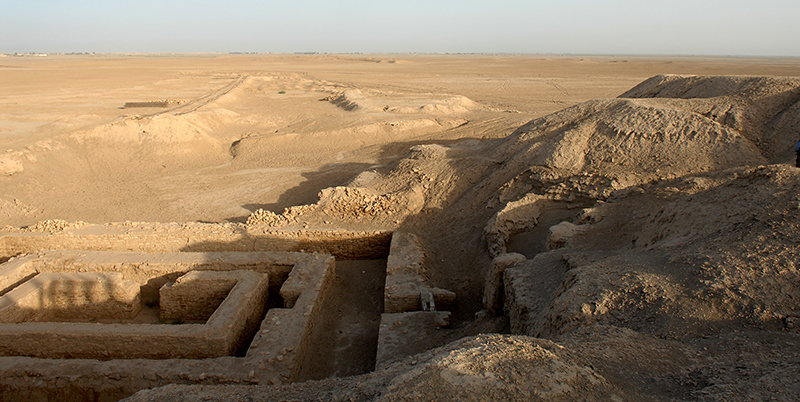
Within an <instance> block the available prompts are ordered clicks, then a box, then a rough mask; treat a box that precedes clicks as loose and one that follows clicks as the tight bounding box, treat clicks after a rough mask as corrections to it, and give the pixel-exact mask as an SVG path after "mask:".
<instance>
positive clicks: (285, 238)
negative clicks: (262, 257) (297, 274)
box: [0, 223, 392, 260]
mask: <svg viewBox="0 0 800 402" xmlns="http://www.w3.org/2000/svg"><path fill="white" fill-rule="evenodd" d="M391 239H392V232H390V231H363V232H346V231H313V230H299V231H279V230H272V229H269V228H267V227H263V226H247V225H242V224H205V223H186V224H177V223H171V224H159V223H114V224H106V225H84V226H79V227H72V228H65V229H63V230H60V231H54V232H30V231H16V232H0V258H4V257H12V256H15V255H19V254H22V253H28V254H29V253H35V252H37V251H41V250H95V251H134V252H142V253H166V252H178V251H184V252H185V251H190V252H212V251H244V252H249V251H271V252H278V251H281V252H282V251H290V252H312V253H313V252H318V253H326V254H331V255H333V256H334V257H336V258H337V259H339V260H366V259H378V258H385V257H386V256H387V255H388V254H389V243H390V242H391Z"/></svg>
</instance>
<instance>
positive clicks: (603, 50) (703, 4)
mask: <svg viewBox="0 0 800 402" xmlns="http://www.w3.org/2000/svg"><path fill="white" fill-rule="evenodd" d="M14 52H19V53H27V52H45V53H47V52H49V53H53V52H337V53H338V52H386V53H388V52H401V53H402V52H453V53H455V52H465V53H556V54H559V53H576V54H666V55H740V56H800V1H798V0H761V1H744V0H666V1H664V0H662V1H651V0H602V1H601V0H560V1H550V0H533V1H523V0H493V1H488V0H487V1H476V0H459V1H455V0H396V1H383V0H339V1H332V0H331V1H322V0H283V1H255V0H226V1H204V0H196V1H188V0H162V1H155V0H126V1H116V0H103V1H101V0H97V1H95V0H72V1H66V0H64V1H56V0H0V53H14Z"/></svg>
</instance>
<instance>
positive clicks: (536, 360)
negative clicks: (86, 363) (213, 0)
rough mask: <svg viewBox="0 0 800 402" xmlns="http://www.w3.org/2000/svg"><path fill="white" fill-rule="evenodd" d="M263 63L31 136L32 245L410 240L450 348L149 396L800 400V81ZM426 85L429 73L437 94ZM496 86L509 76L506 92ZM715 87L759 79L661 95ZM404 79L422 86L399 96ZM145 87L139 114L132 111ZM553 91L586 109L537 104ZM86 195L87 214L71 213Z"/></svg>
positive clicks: (7, 180) (631, 68)
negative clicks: (369, 367) (354, 237)
mask: <svg viewBox="0 0 800 402" xmlns="http://www.w3.org/2000/svg"><path fill="white" fill-rule="evenodd" d="M242 60H244V61H247V62H248V63H252V64H251V66H252V68H251V70H248V69H245V68H241V70H237V72H236V73H231V72H227V73H225V74H227V75H226V76H224V77H223V76H222V75H221V74H222V73H220V72H219V71H213V72H205V74H208V75H207V76H204V75H202V74H199V73H196V72H184V73H183V74H186V75H187V76H189V77H191V79H192V80H198V79H199V80H201V81H202V80H208V81H203V82H205V84H204V85H208V87H207V88H208V89H209V90H208V91H205V92H203V93H202V94H199V93H198V94H195V95H194V96H190V95H189V94H188V92H187V93H186V95H183V94H178V93H179V91H176V90H175V89H176V88H179V87H183V85H186V86H185V88H190V87H192V86H191V85H187V84H184V83H180V84H179V83H178V82H179V81H180V80H181V79H189V78H181V77H178V78H173V79H175V80H177V81H170V82H172V84H174V85H176V87H175V88H173V91H172V92H173V93H172V94H167V93H166V91H165V92H157V91H153V92H152V94H153V95H152V96H148V98H147V99H141V98H140V99H125V102H145V101H147V102H154V103H157V104H158V106H159V107H161V106H163V108H161V109H159V110H151V109H153V108H151V107H146V108H139V107H137V108H135V109H137V110H138V109H142V110H141V111H139V113H136V115H135V116H125V117H119V116H117V117H113V118H111V117H110V112H109V111H108V110H105V111H102V110H99V111H98V113H97V114H96V116H95V117H91V118H85V119H86V121H89V120H91V121H92V122H93V123H92V124H89V125H87V126H83V127H78V123H75V122H73V123H70V124H74V125H73V126H69V127H70V128H69V129H65V130H63V131H57V130H56V128H55V127H54V126H52V125H53V124H56V123H48V124H50V126H47V125H42V126H39V128H35V129H30V130H29V131H27V132H23V131H22V130H23V128H22V126H20V125H17V126H15V127H16V128H13V129H9V130H7V133H8V134H6V136H5V137H4V141H6V143H7V144H8V148H9V149H10V151H9V152H6V153H5V154H4V155H3V156H2V158H3V159H2V161H3V162H2V163H3V164H2V168H3V169H5V170H4V171H5V174H6V176H5V177H3V178H2V180H4V182H3V184H4V186H5V185H8V187H4V188H8V189H9V190H8V193H7V194H8V195H5V194H4V195H3V197H7V198H6V199H4V203H5V204H3V206H1V207H2V211H3V213H4V214H5V215H4V216H5V218H4V219H6V220H5V221H4V223H6V224H8V225H9V227H8V228H7V231H8V232H9V233H13V234H14V235H18V236H19V235H25V234H26V233H43V234H44V236H55V237H58V236H62V237H65V238H66V237H70V236H73V234H74V233H78V232H77V231H78V230H99V231H109V230H118V229H119V230H121V228H122V227H124V226H126V225H127V226H131V225H136V224H132V223H127V224H116V223H109V224H106V225H92V224H93V223H104V222H115V221H126V220H128V221H131V220H142V221H144V220H151V221H185V220H195V221H197V220H205V221H223V220H226V219H229V220H230V221H232V222H231V223H226V224H224V225H220V227H222V228H224V230H239V229H236V228H243V229H241V230H246V231H254V230H262V231H286V232H293V231H297V232H303V231H315V230H317V231H325V230H351V231H358V230H375V231H379V230H386V231H393V232H394V236H395V237H396V238H397V239H399V238H400V237H398V236H399V234H403V233H405V234H409V235H411V236H413V237H407V238H406V239H415V240H408V241H409V242H412V243H415V244H417V246H418V247H419V249H421V250H424V252H423V253H421V254H420V255H421V256H422V257H421V259H418V260H416V261H415V265H413V266H411V265H409V266H408V267H405V268H408V269H413V270H415V272H417V273H420V272H424V276H425V277H426V278H425V280H426V281H427V284H428V285H429V286H430V289H447V290H450V291H452V292H454V294H455V300H456V304H455V305H454V306H452V310H451V311H452V317H451V319H450V328H448V329H441V330H438V331H435V332H432V333H430V334H429V336H427V338H426V339H425V345H424V347H423V350H422V351H421V352H422V353H418V354H415V353H417V352H420V350H412V349H413V348H409V349H408V350H407V351H406V353H405V354H403V353H400V354H399V357H398V358H397V359H396V360H395V361H394V362H388V363H386V364H383V365H381V364H378V367H377V370H376V371H374V372H372V373H368V374H362V375H359V376H352V377H346V376H342V378H328V379H323V380H320V381H307V382H303V383H297V384H285V385H279V386H270V385H266V384H259V385H247V386H244V385H238V386H236V385H226V386H222V385H178V384H174V385H169V386H166V387H163V388H158V389H154V390H144V391H141V392H139V393H138V394H136V395H134V396H132V397H131V398H130V399H129V400H133V401H154V400H174V401H178V400H198V399H203V398H206V399H212V400H386V401H391V400H407V399H420V398H421V399H427V400H443V399H454V400H487V399H488V400H531V399H541V400H576V399H579V400H584V399H585V400H641V399H656V400H760V399H770V398H772V399H777V400H792V399H793V398H794V397H795V396H796V395H797V393H798V392H800V376H798V375H797V372H798V371H800V363H798V362H800V352H798V349H797V347H796V345H797V344H798V342H800V334H798V328H800V327H798V326H799V325H800V302H798V301H799V300H800V288H798V287H797V283H800V282H798V280H800V267H799V266H798V265H797V257H796V256H797V255H798V253H800V238H799V237H798V236H799V235H798V234H799V233H800V227H799V224H798V222H800V196H798V194H800V170H798V169H796V168H794V167H793V166H792V165H790V162H792V160H793V156H794V154H793V152H792V145H793V144H794V143H795V142H796V141H797V140H798V134H797V133H798V132H800V79H797V78H791V77H786V78H780V77H767V76H766V75H785V76H798V75H800V72H798V71H797V66H796V65H791V63H788V62H787V63H788V64H789V65H788V66H780V65H778V64H772V65H770V67H769V68H774V70H769V71H764V70H765V69H768V67H765V66H764V65H762V64H759V63H754V61H752V60H749V61H740V62H738V64H737V62H730V63H731V64H727V66H729V68H730V69H729V70H725V69H724V68H723V67H725V66H726V64H725V63H722V62H720V61H717V62H719V63H720V64H717V65H715V64H714V62H713V61H707V60H689V61H686V60H683V61H677V62H674V63H677V64H679V65H672V66H671V65H670V63H673V62H668V61H663V60H661V61H657V60H651V59H641V60H631V61H629V62H628V63H630V64H627V63H625V64H623V63H622V60H610V59H599V60H592V59H589V60H576V59H555V60H540V59H537V60H529V59H524V58H498V59H477V60H478V61H476V60H470V59H469V58H465V59H459V58H441V59H438V58H431V59H429V58H425V57H420V58H413V59H411V60H409V61H408V62H406V63H404V62H403V61H405V60H401V59H400V58H372V59H356V58H340V59H325V58H323V59H322V60H324V61H325V62H326V63H330V64H325V65H324V68H323V64H315V63H317V62H319V63H322V62H321V61H319V60H311V61H305V62H306V63H307V64H303V66H304V67H305V68H306V71H307V72H306V73H302V74H301V73H298V72H297V70H298V68H297V65H296V64H291V63H297V61H296V59H293V58H284V59H280V58H279V59H272V62H273V63H276V60H278V61H280V62H282V63H286V65H285V66H284V67H283V68H285V69H286V70H290V69H295V71H294V72H289V71H286V72H274V71H272V72H269V71H263V70H262V69H263V68H264V67H263V66H262V67H259V68H258V70H259V71H254V70H257V68H256V65H257V63H256V61H257V60H259V59H258V58H253V59H242ZM242 60H239V61H242ZM488 60H491V61H488ZM109 62H112V63H113V62H114V61H113V60H112V61H109ZM136 62H141V61H140V60H136ZM183 62H184V61H183V60H177V61H172V63H176V64H181V63H183ZM470 62H472V63H474V64H470ZM615 62H616V63H615ZM220 63H223V62H221V61H219V60H216V61H213V60H212V61H207V63H206V64H203V66H205V68H206V69H208V70H214V69H219V70H222V67H221V66H220ZM354 63H357V64H358V65H359V66H360V67H357V68H356V67H352V66H353V64H354ZM360 63H364V64H360ZM481 63H483V64H481ZM526 63H528V64H526ZM549 63H555V64H549ZM586 63H588V65H590V66H587V64H586ZM681 63H685V64H681ZM245 64H246V63H245ZM420 64H426V66H425V68H421V69H420V70H418V71H416V72H417V73H419V74H422V72H423V71H425V72H427V74H428V75H414V74H412V72H415V71H414V66H419V65H420ZM546 65H550V66H553V65H558V66H562V67H564V66H569V67H571V68H572V70H568V71H573V72H575V71H580V72H585V71H595V72H605V73H606V74H609V75H608V77H604V78H594V79H595V80H596V81H595V82H601V81H602V82H603V83H604V84H603V85H602V86H596V87H594V88H596V89H597V92H596V93H592V92H591V91H589V90H588V89H585V88H584V89H582V91H584V92H579V91H581V90H579V89H577V88H583V87H581V85H579V84H576V83H578V82H580V83H582V84H586V83H588V82H590V81H591V80H592V78H585V77H583V78H578V77H576V76H579V75H580V74H578V73H564V75H563V76H561V77H562V78H561V80H558V81H555V80H553V77H552V76H551V77H547V78H544V79H540V80H538V81H537V79H535V78H534V75H535V74H538V73H537V70H536V69H535V67H537V66H538V67H541V66H546ZM363 66H367V67H363ZM476 66H484V67H485V69H486V70H488V71H492V72H493V74H494V75H492V76H490V77H488V78H486V79H485V81H482V80H484V78H479V77H481V75H480V73H479V72H478V71H480V69H479V68H477V67H476ZM620 66H622V67H620ZM381 68H386V69H387V70H388V69H391V70H392V71H393V72H392V73H391V74H390V73H387V72H386V71H380V70H379V69H381ZM459 68H460V69H459ZM525 68H530V71H528V70H525ZM715 68H718V69H720V73H727V74H730V73H742V72H746V73H748V76H720V75H688V74H686V75H657V74H655V73H653V74H650V73H649V72H650V71H652V70H659V71H658V72H664V70H670V71H669V72H676V73H681V72H683V73H690V72H703V73H705V72H706V71H715V70H714V69H715ZM582 69H584V70H582ZM748 69H749V70H748ZM245 70H246V71H245ZM322 70H325V71H326V73H323V72H322ZM682 70H692V71H682ZM331 71H333V72H331ZM500 71H502V72H505V73H506V74H508V75H505V76H504V75H502V74H499V73H498V72H500ZM621 71H625V72H626V73H624V74H623V73H621ZM400 72H405V74H407V75H401V74H400ZM446 72H449V75H444V73H446ZM776 72H783V73H782V74H776ZM367 73H375V76H366V75H367ZM615 73H616V74H617V75H614V74H615ZM162 74H164V75H165V76H169V74H168V73H167V72H162ZM362 74H363V75H365V76H362ZM392 74H399V75H397V77H402V78H403V79H400V78H398V79H395V80H386V79H385V77H391V76H392ZM436 74H443V75H444V78H438V80H437V77H435V75H436ZM459 74H461V75H463V76H458V75H459ZM545 74H547V72H545ZM550 74H552V72H551V73H550ZM573 74H574V75H573ZM598 74H599V73H598ZM626 74H629V75H626ZM554 75H555V74H554ZM199 77H204V78H199ZM348 77H349V78H348ZM464 77H467V78H464ZM500 77H502V78H500ZM595 77H599V76H595ZM609 77H611V78H614V79H611V78H609ZM566 78H570V79H566ZM165 79H166V78H165ZM381 79H383V81H384V82H383V83H380V82H378V81H380V80H381ZM212 80H217V81H213V82H214V85H212V84H211V82H212ZM581 80H583V81H581ZM488 81H491V82H492V84H498V83H499V85H497V86H496V87H493V88H491V89H489V88H487V86H488V85H489V84H487V83H486V82H488ZM436 82H438V83H439V84H434V83H436ZM126 85H130V84H129V83H125V84H124V85H123V84H120V85H119V88H120V89H118V91H120V94H121V95H114V96H119V99H120V100H121V99H122V98H123V97H126V98H130V94H129V93H124V92H125V91H127V90H129V89H130V87H128V86H126ZM483 85H486V86H483ZM515 85H519V86H518V87H516V88H515ZM526 85H527V86H526ZM573 85H575V87H573ZM537 86H538V87H537ZM158 87H159V86H158V85H155V84H153V88H158ZM199 87H200V85H198V86H196V87H195V88H199ZM542 87H549V88H551V89H550V92H549V93H548V94H549V95H551V96H552V95H555V94H556V93H559V94H561V96H560V97H554V98H553V99H554V100H556V99H558V100H559V101H560V102H561V103H559V102H553V103H551V104H547V102H544V101H542V99H543V98H542V96H541V95H539V96H538V97H537V96H535V95H530V96H528V97H526V95H525V94H524V93H523V92H524V91H523V90H522V89H520V88H524V89H533V88H542ZM126 88H127V89H126ZM421 88H426V91H422V90H421ZM470 88H471V89H470ZM509 88H513V89H509ZM20 91H22V90H21V89H20ZM493 91H498V93H497V94H494V93H493ZM503 91H510V92H511V93H504V92H503ZM553 91H555V92H553ZM198 92H199V91H198ZM109 93H113V91H109ZM575 93H581V94H585V95H591V96H587V97H586V98H584V99H578V98H577V96H576V95H574V94H575ZM175 94H178V95H175ZM122 95H125V96H122ZM100 97H101V98H104V99H111V95H109V94H105V95H102V96H100ZM165 99H175V101H172V102H170V101H165ZM178 100H180V101H178ZM31 102H32V101H31ZM125 102H117V104H118V105H119V106H118V107H122V106H124V103H125ZM32 103H33V102H32ZM55 103H58V102H55ZM134 106H141V105H134ZM147 106H149V105H147ZM12 109H13V108H10V109H9V110H10V112H9V116H10V115H12V114H13V113H17V112H13V110H12ZM100 109H102V108H100ZM128 110H129V109H124V110H118V111H117V113H119V112H123V113H127V112H128ZM130 110H133V109H130ZM41 113H42V116H39V117H37V118H39V119H42V120H41V121H45V117H44V114H46V108H44V107H42V108H41ZM102 113H108V115H107V116H103V115H102ZM51 118H52V116H51ZM17 119H19V117H17ZM9 120H12V119H11V118H9ZM67 120H68V119H67ZM101 120H102V121H101ZM96 122H100V124H95V123H96ZM62 124H67V123H62ZM12 134H13V135H12ZM23 134H24V135H23ZM31 139H35V142H31ZM48 141H49V142H48ZM125 169H127V171H126V170H125ZM73 177H74V179H72V180H71V181H70V180H69V179H70V178H73ZM122 180H125V181H122ZM127 180H130V183H129V182H128V181H127ZM92 183H95V184H94V186H92V185H91V184H92ZM37 186H38V187H37ZM51 186H52V187H51ZM59 186H60V187H59ZM81 186H85V188H86V190H79V189H81V188H84V187H81ZM115 186H117V187H115ZM36 189H38V191H40V193H38V195H36V194H37V193H35V190H36ZM115 189H116V190H115ZM78 191H88V192H89V193H88V194H87V195H85V196H84V198H81V197H79V196H78V193H77V192H78ZM116 191H119V193H117V192H116ZM60 192H61V193H64V194H65V196H64V199H63V201H60V202H58V201H56V200H54V199H53V198H51V197H55V196H56V194H58V193H60ZM42 194H43V195H42ZM81 194H82V193H81ZM95 197H96V198H95ZM80 205H85V206H86V207H85V208H81V207H79V206H80ZM112 206H116V207H118V209H115V208H112ZM59 214H60V215H59ZM44 219H49V221H47V222H42V223H40V224H38V225H35V223H36V222H37V221H40V220H44ZM54 219H63V221H55V220H54ZM73 221H86V222H88V223H77V224H75V223H71V222H73ZM28 225H30V226H29V227H27V228H25V227H24V226H28ZM209 225H214V224H209ZM95 227H96V229H94V228H95ZM231 228H233V229H231ZM203 230H206V229H203ZM48 233H52V234H48ZM248 233H249V232H248ZM265 233H266V232H265ZM393 241H394V240H393ZM397 241H399V240H397ZM389 258H390V259H391V258H392V257H391V256H390V257H389ZM365 271H366V270H365ZM404 272H408V271H404ZM390 274H391V272H387V279H386V283H387V286H389V283H390V279H389V278H388V276H389V275H390ZM373 285H374V284H373ZM340 286H342V287H344V286H345V284H341V285H340ZM479 334H480V335H479ZM321 366H324V364H320V367H321ZM312 377H313V376H312Z"/></svg>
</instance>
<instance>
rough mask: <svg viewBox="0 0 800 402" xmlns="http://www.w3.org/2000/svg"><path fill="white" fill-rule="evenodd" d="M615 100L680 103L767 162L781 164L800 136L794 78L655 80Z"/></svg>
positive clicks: (799, 85) (799, 92) (799, 87)
mask: <svg viewBox="0 0 800 402" xmlns="http://www.w3.org/2000/svg"><path fill="white" fill-rule="evenodd" d="M620 98H656V99H681V100H691V101H690V102H680V103H678V104H679V105H680V106H681V107H683V108H685V109H686V110H688V111H691V112H695V113H698V114H701V115H703V116H705V117H707V118H709V119H712V120H714V121H716V122H718V123H720V124H722V125H725V126H728V127H731V128H733V129H735V130H737V131H739V132H741V133H742V134H743V135H744V136H746V137H747V138H748V139H749V140H751V141H753V143H754V144H756V145H757V146H758V147H759V149H760V150H761V152H762V153H763V155H764V156H765V157H766V158H768V159H769V160H770V162H773V163H774V162H782V161H783V160H782V158H784V157H785V156H786V154H787V149H788V146H787V145H786V144H787V143H788V144H792V143H794V142H796V141H797V139H798V138H797V137H798V134H797V133H798V131H799V130H800V103H798V102H800V80H798V79H797V78H793V77H791V78H790V77H730V76H724V77H719V76H713V77H705V76H676V75H659V76H655V77H653V78H650V79H648V80H646V81H644V82H642V83H641V84H639V85H637V86H636V87H634V88H632V89H631V90H630V91H628V92H625V93H624V94H622V95H620Z"/></svg>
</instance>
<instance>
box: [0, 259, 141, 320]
mask: <svg viewBox="0 0 800 402" xmlns="http://www.w3.org/2000/svg"><path fill="white" fill-rule="evenodd" d="M140 309H141V304H140V302H139V285H138V284H137V283H135V282H130V281H124V280H122V274H120V273H116V272H110V273H42V274H39V275H37V276H36V277H35V278H33V279H31V280H29V281H27V282H26V283H24V284H22V285H20V286H19V287H17V288H16V289H14V290H12V291H11V292H8V293H7V294H6V295H4V296H2V297H0V322H4V323H21V322H47V321H69V320H90V319H114V318H119V319H127V318H132V317H133V316H135V315H136V314H137V313H138V312H139V310H140Z"/></svg>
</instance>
